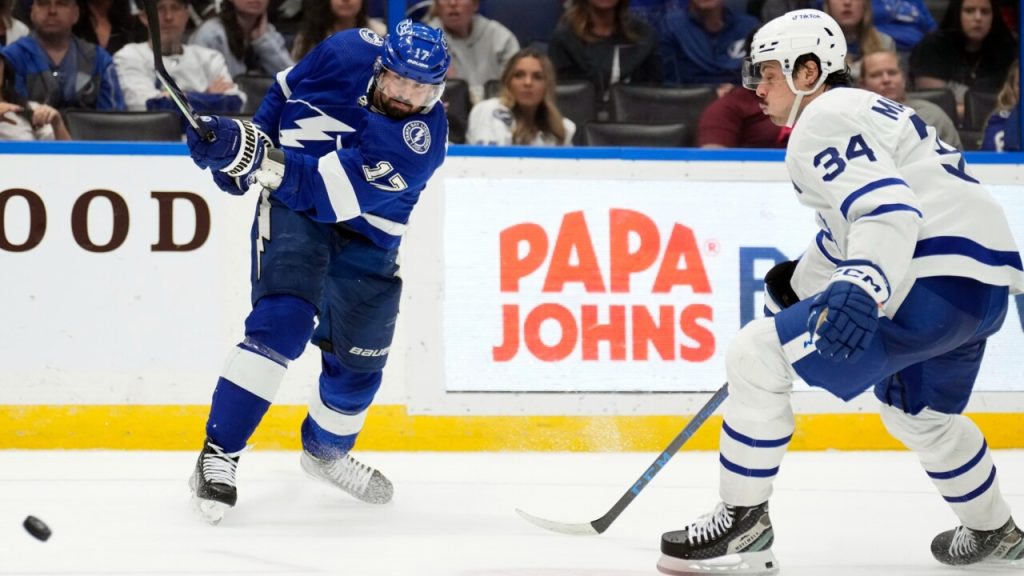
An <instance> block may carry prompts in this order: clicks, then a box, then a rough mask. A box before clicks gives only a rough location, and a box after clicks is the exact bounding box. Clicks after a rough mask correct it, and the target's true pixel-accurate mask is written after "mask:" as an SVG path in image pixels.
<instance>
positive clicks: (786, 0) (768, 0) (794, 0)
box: [759, 0, 821, 22]
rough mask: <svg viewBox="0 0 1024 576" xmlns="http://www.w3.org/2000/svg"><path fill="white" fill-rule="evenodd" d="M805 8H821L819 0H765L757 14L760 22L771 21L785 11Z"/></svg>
mask: <svg viewBox="0 0 1024 576" xmlns="http://www.w3.org/2000/svg"><path fill="white" fill-rule="evenodd" d="M805 8H815V9H818V8H821V0H765V3H764V4H763V5H762V6H761V10H760V12H759V15H760V16H761V22H771V21H772V20H775V19H776V18H778V17H779V16H782V15H783V14H785V13H786V12H792V11H793V10H803V9H805Z"/></svg>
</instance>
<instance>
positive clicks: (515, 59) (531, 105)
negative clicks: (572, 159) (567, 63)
mask: <svg viewBox="0 0 1024 576" xmlns="http://www.w3.org/2000/svg"><path fill="white" fill-rule="evenodd" d="M555 80H556V78H555V67H554V66H553V65H552V64H551V60H550V59H549V58H548V57H547V56H546V55H545V54H544V53H543V52H541V51H539V50H537V49H536V48H524V49H523V50H520V51H519V52H517V53H516V54H515V55H514V56H512V59H511V60H509V62H508V65H507V66H505V71H504V72H503V73H502V75H501V94H500V95H499V96H498V97H497V98H490V99H488V100H484V101H483V102H480V103H479V104H477V105H476V106H474V107H473V110H472V112H470V115H469V133H468V134H467V135H466V139H467V140H468V141H469V143H470V144H489V145H498V146H510V145H519V146H571V145H572V137H573V135H575V133H576V125H575V124H573V122H572V120H569V119H568V118H565V117H563V116H562V113H561V112H559V111H558V105H557V104H556V103H555Z"/></svg>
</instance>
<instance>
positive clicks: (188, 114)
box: [142, 0, 216, 142]
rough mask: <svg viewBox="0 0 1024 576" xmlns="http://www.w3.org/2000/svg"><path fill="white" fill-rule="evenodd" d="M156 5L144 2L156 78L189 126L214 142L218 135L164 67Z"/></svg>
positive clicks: (158, 15)
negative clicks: (204, 122) (201, 118)
mask: <svg viewBox="0 0 1024 576" xmlns="http://www.w3.org/2000/svg"><path fill="white" fill-rule="evenodd" d="M156 3H157V0H143V2H142V4H143V7H144V8H145V10H146V21H147V23H148V25H149V43H150V44H152V45H153V67H154V68H155V69H156V77H157V78H158V79H159V80H160V83H161V84H163V85H164V88H165V89H166V90H167V95H168V96H170V98H171V101H172V102H174V105H175V106H177V107H178V110H181V113H182V114H184V115H185V120H187V121H188V123H189V125H191V126H192V128H193V129H195V131H196V132H199V135H200V136H202V138H203V140H206V141H207V142H213V140H214V138H215V137H216V135H215V134H214V133H213V132H211V131H210V129H209V128H207V127H206V125H205V124H203V122H201V121H200V120H199V115H198V114H196V111H195V110H193V109H192V105H191V104H189V103H188V98H186V97H185V93H184V92H182V91H181V88H178V84H177V83H176V82H175V81H174V78H171V75H170V74H168V73H167V68H165V67H164V56H163V54H162V48H161V44H160V11H159V10H158V9H157V6H156Z"/></svg>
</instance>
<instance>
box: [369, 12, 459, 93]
mask: <svg viewBox="0 0 1024 576" xmlns="http://www.w3.org/2000/svg"><path fill="white" fill-rule="evenodd" d="M451 62H452V57H451V55H450V54H449V53H448V42H447V41H446V40H445V39H444V32H442V31H440V30H438V29H437V28H431V27H430V26H427V25H426V24H422V23H420V22H413V21H412V20H409V19H405V20H402V21H401V22H399V23H398V26H397V27H395V31H394V32H392V33H391V34H388V35H387V36H386V37H385V38H384V55H383V56H382V57H381V65H382V66H383V67H385V68H387V69H388V70H391V71H392V72H394V73H395V74H398V75H399V76H403V77H405V78H409V79H410V80H415V81H417V82H420V83H422V84H442V83H444V78H445V75H446V74H447V73H448V65H449V64H451Z"/></svg>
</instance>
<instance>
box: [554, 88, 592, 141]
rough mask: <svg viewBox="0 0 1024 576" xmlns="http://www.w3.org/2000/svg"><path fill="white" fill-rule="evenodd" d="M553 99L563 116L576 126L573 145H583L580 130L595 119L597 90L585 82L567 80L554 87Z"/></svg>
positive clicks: (581, 131)
mask: <svg viewBox="0 0 1024 576" xmlns="http://www.w3.org/2000/svg"><path fill="white" fill-rule="evenodd" d="M555 99H556V100H557V104H558V110H559V111H560V112H561V113H562V115H563V116H565V117H566V118H568V119H569V120H572V121H573V123H574V124H576V137H575V138H574V139H573V142H574V143H575V144H582V143H583V130H581V128H582V127H583V126H586V125H587V124H589V123H590V122H593V121H594V119H595V118H597V90H595V89H594V85H593V83H591V82H589V81H587V80H568V81H565V82H559V83H558V85H557V86H555Z"/></svg>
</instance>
